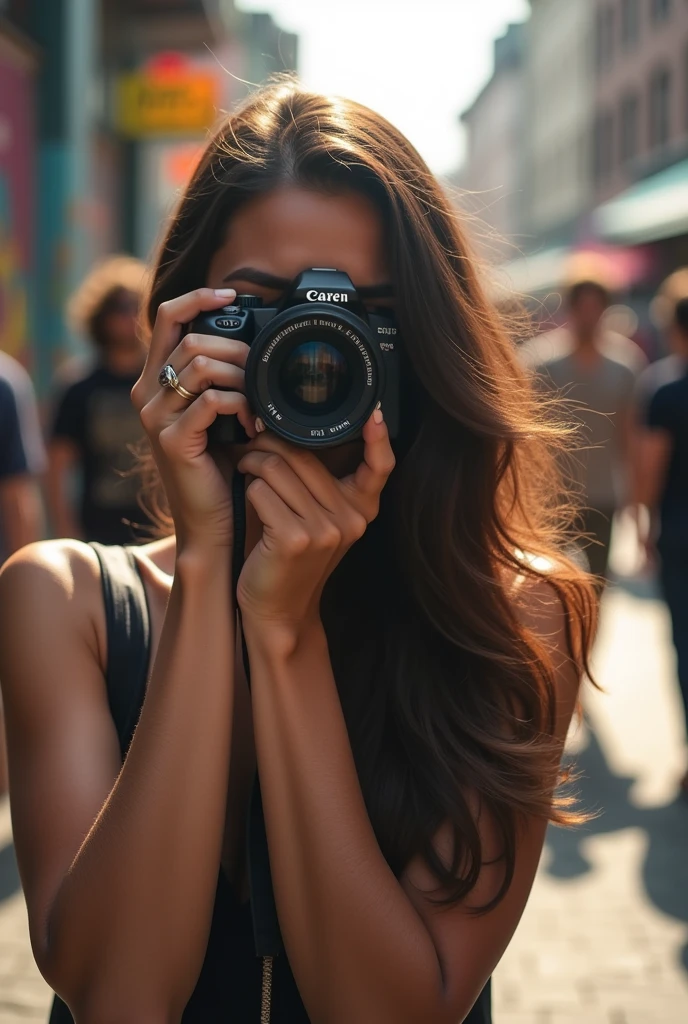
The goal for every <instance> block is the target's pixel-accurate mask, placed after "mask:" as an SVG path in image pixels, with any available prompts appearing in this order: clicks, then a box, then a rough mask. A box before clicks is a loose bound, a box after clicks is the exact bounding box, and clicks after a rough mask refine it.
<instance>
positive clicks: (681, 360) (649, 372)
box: [635, 267, 688, 425]
mask: <svg viewBox="0 0 688 1024" xmlns="http://www.w3.org/2000/svg"><path fill="white" fill-rule="evenodd" d="M686 298H688V267H680V268H679V269H678V270H675V271H674V272H673V274H670V275H669V277H667V278H666V280H665V281H663V282H662V284H661V285H660V286H659V288H658V290H657V294H656V296H655V298H654V299H653V300H652V305H651V311H652V319H653V320H654V323H655V326H656V327H657V328H658V330H659V331H660V332H661V333H662V335H663V336H664V337H665V339H666V342H667V347H668V353H667V354H666V355H665V356H663V358H661V359H657V360H655V362H653V363H650V365H649V366H648V367H646V369H645V370H643V372H642V373H641V374H640V376H639V377H638V383H637V387H636V396H635V401H636V415H637V417H638V422H639V423H640V424H641V425H643V424H644V423H645V421H646V418H647V410H648V408H649V405H650V402H651V400H652V397H653V395H654V393H655V391H656V390H657V388H659V387H661V385H662V384H668V383H669V382H670V381H672V380H678V379H679V377H682V376H683V374H684V373H685V370H686V364H687V362H688V359H687V357H686V354H685V352H684V351H683V347H682V342H681V339H680V338H679V337H678V331H677V329H676V304H677V303H678V302H680V300H681V299H686Z"/></svg>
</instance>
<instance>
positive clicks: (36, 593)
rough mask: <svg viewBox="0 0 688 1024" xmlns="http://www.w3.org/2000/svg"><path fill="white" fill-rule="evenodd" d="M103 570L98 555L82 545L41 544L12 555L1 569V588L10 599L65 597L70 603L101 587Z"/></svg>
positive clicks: (64, 541)
mask: <svg viewBox="0 0 688 1024" xmlns="http://www.w3.org/2000/svg"><path fill="white" fill-rule="evenodd" d="M99 579H100V568H99V564H98V558H97V556H96V553H95V551H94V550H93V548H92V547H91V546H90V545H89V544H84V543H83V542H82V541H79V540H73V539H71V538H64V539H62V540H41V541H37V542H36V543H34V544H27V546H26V547H24V548H21V549H20V550H19V551H16V552H15V553H14V554H13V555H11V556H10V557H9V558H8V559H7V561H6V562H5V563H4V565H3V566H2V569H0V588H2V592H4V593H5V594H7V596H8V597H21V595H23V594H30V595H31V597H32V598H34V599H36V600H39V601H40V600H41V598H44V597H46V596H48V594H49V596H50V598H51V599H53V600H54V599H55V598H56V597H58V595H61V594H62V595H64V597H65V598H67V599H69V600H70V602H72V601H74V599H75V598H76V599H77V604H78V603H80V602H79V601H78V598H79V594H80V592H84V591H88V590H91V589H94V588H96V587H98V586H99Z"/></svg>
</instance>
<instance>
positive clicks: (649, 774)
mask: <svg viewBox="0 0 688 1024" xmlns="http://www.w3.org/2000/svg"><path fill="white" fill-rule="evenodd" d="M594 668H595V672H596V675H597V677H598V680H599V682H600V683H601V684H602V685H603V687H604V688H605V693H603V694H602V693H598V692H596V691H593V690H592V689H591V688H588V689H587V691H586V693H585V709H586V722H585V724H584V725H583V726H581V727H579V728H578V729H577V730H576V731H575V733H574V734H573V735H572V738H571V748H572V751H573V753H574V756H575V759H576V762H577V764H578V767H579V769H580V770H581V772H582V773H583V778H582V779H581V782H580V789H581V792H582V796H583V800H584V803H585V804H586V805H587V806H588V807H596V808H599V809H600V811H601V814H600V816H599V817H598V818H597V819H595V820H594V821H593V822H591V823H589V824H588V825H586V826H585V827H584V828H582V829H580V830H577V831H575V832H568V831H563V830H561V829H551V830H550V832H549V836H548V841H547V845H546V848H545V851H544V854H543V858H542V864H541V866H540V871H539V874H538V878H537V880H536V883H535V886H534V889H533V893H532V896H531V899H530V902H529V904H528V907H527V909H526V912H525V914H524V916H523V920H522V922H521V924H520V926H519V928H518V931H517V933H516V935H515V937H514V939H513V942H512V944H511V946H510V947H509V949H508V950H507V953H506V954H505V956H504V958H503V960H502V962H501V964H500V965H499V967H498V969H497V972H496V975H495V984H494V992H495V1024H574V1022H575V1024H583V1022H584V1024H603V1022H604V1024H688V803H681V802H679V801H677V800H676V799H675V781H676V778H677V777H678V775H679V774H680V772H681V770H682V768H683V761H682V757H683V750H682V736H681V725H680V723H681V715H680V704H679V698H678V694H677V690H676V687H675V684H674V680H673V656H672V653H671V648H670V644H669V624H668V620H667V617H666V613H665V611H664V608H663V606H662V605H661V604H660V603H659V602H658V601H657V600H656V598H655V597H654V596H653V595H652V593H651V588H649V586H648V585H643V584H634V585H633V586H631V585H629V586H627V587H617V588H614V589H613V590H612V591H610V592H609V593H608V594H607V595H606V596H605V599H604V610H603V620H602V625H601V631H600V636H599V640H598V645H597V648H596V655H595V666H594ZM18 886H19V883H18V878H17V873H16V867H15V863H14V856H13V851H12V846H11V834H10V824H9V812H8V809H7V805H6V802H4V803H2V802H0V1024H33V1022H39V1021H45V1020H46V1019H47V1008H48V1005H49V993H48V991H47V988H46V986H45V984H44V983H43V982H42V980H41V978H40V977H39V975H38V972H37V971H36V968H35V966H34V964H33V960H32V957H31V952H30V949H29V944H28V938H27V929H26V914H25V910H24V905H23V902H22V897H21V893H20V892H19V888H18Z"/></svg>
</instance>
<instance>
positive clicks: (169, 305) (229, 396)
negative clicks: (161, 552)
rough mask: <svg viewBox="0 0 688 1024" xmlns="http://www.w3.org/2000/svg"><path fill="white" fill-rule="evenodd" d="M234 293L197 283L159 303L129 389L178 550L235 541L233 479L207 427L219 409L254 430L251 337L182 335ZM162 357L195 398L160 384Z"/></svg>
mask: <svg viewBox="0 0 688 1024" xmlns="http://www.w3.org/2000/svg"><path fill="white" fill-rule="evenodd" d="M235 297H236V292H234V291H233V290H232V289H217V290H213V289H212V288H198V289H197V290H196V291H194V292H189V293H188V294H187V295H181V296H179V298H177V299H171V300H170V301H168V302H163V303H161V305H160V307H159V309H158V313H157V316H156V318H155V326H154V328H153V336H152V339H151V344H150V349H149V352H148V358H147V360H146V365H145V367H144V369H143V373H142V374H141V377H140V378H139V380H138V381H137V382H136V384H135V385H134V388H133V390H132V401H133V403H134V405H135V406H136V408H137V409H138V411H139V414H140V416H141V422H142V423H143V426H144V429H145V431H146V434H147V435H148V438H149V440H150V443H151V447H152V449H153V454H154V457H155V461H156V463H157V466H158V469H159V471H160V475H161V477H162V481H163V484H164V486H165V491H166V493H167V499H168V501H169V504H170V511H171V513H172V517H173V519H174V524H175V532H176V535H177V551H178V552H179V551H180V550H183V549H188V548H202V549H204V550H209V549H218V548H229V547H231V543H232V499H231V493H230V485H229V481H228V479H227V478H226V475H225V474H223V472H222V470H221V469H220V467H219V466H218V464H217V462H216V461H215V459H214V458H213V457H212V456H211V455H210V453H209V452H208V450H207V449H208V427H209V426H210V425H211V423H213V421H214V420H215V419H216V417H217V416H229V415H236V416H238V418H239V421H240V423H241V425H242V426H243V428H244V430H245V431H246V433H247V434H248V436H249V437H255V436H256V430H255V417H253V416H252V415H251V412H250V410H249V407H248V403H247V401H246V398H245V396H244V394H243V392H244V366H245V364H246V356H247V355H248V345H246V344H245V343H244V342H241V341H237V340H234V339H231V340H230V339H228V338H218V337H213V336H211V335H205V334H187V335H186V336H185V337H183V338H182V337H181V335H182V330H183V325H184V324H188V323H190V322H191V321H192V320H194V319H195V317H197V316H198V314H199V313H201V312H203V311H207V310H213V309H220V308H221V307H222V306H225V305H228V304H230V303H231V302H232V300H233V299H234V298H235ZM166 363H170V364H171V365H172V366H173V367H174V370H175V372H176V374H177V377H178V378H179V383H180V384H182V385H183V386H184V387H185V388H186V389H187V390H188V391H191V392H193V393H194V394H197V395H198V398H196V399H194V400H193V401H187V400H186V399H185V398H182V397H181V396H180V395H179V394H177V392H176V391H175V390H174V389H173V388H171V387H162V386H161V385H160V383H159V381H158V374H159V373H160V370H161V369H162V368H163V366H165V364H166ZM220 388H222V389H226V390H219V389H220Z"/></svg>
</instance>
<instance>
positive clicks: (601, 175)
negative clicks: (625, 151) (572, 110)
mask: <svg viewBox="0 0 688 1024" xmlns="http://www.w3.org/2000/svg"><path fill="white" fill-rule="evenodd" d="M613 170H614V115H613V114H612V112H611V111H604V112H602V113H600V114H598V115H597V118H596V119H595V128H594V137H593V176H594V179H595V181H596V182H598V184H599V183H601V182H603V181H604V180H605V179H606V178H608V177H609V175H610V174H611V173H612V171H613Z"/></svg>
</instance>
